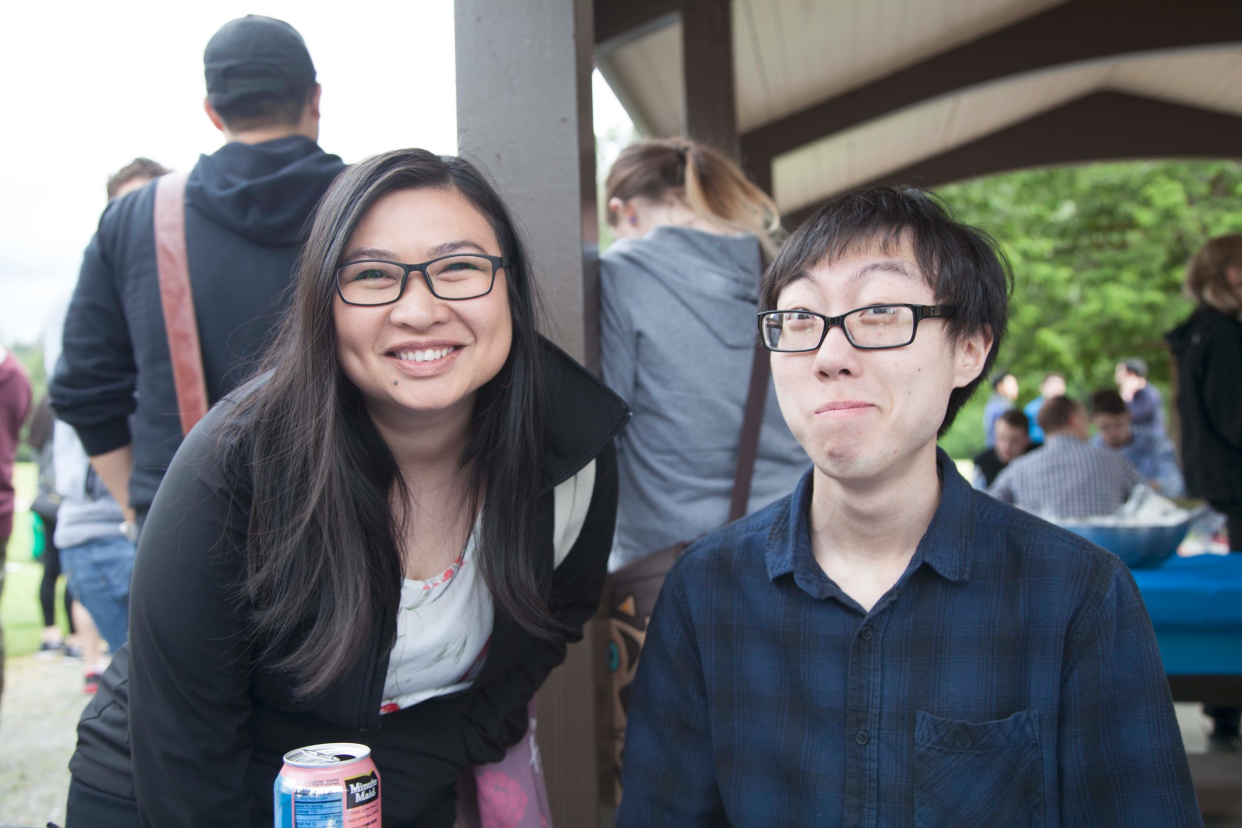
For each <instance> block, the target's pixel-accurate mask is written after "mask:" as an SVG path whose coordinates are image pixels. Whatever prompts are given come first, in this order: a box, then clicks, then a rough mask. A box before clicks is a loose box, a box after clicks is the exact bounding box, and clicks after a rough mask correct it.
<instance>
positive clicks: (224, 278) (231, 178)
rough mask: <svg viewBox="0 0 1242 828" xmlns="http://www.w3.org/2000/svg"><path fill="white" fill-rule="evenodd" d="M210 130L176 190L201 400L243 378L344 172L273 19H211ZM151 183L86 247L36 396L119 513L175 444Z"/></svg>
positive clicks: (280, 25) (151, 481)
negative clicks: (79, 448)
mask: <svg viewBox="0 0 1242 828" xmlns="http://www.w3.org/2000/svg"><path fill="white" fill-rule="evenodd" d="M204 64H205V73H206V79H207V99H206V101H205V103H204V106H205V108H206V110H207V115H208V117H209V118H210V119H211V121H212V123H213V124H215V126H216V127H217V128H219V129H220V131H221V132H222V133H223V134H224V136H225V138H226V139H227V141H228V143H226V144H225V145H224V146H223V147H221V148H220V149H219V150H218V151H216V152H215V153H214V154H213V155H205V156H202V157H200V159H199V161H198V164H196V165H195V167H194V170H193V171H192V172H191V173H190V176H189V180H188V182H187V183H186V188H185V202H186V208H185V228H186V229H185V232H186V247H187V250H188V255H189V272H190V282H191V285H192V290H193V294H194V307H195V316H196V319H197V322H198V331H199V340H200V344H201V348H202V357H203V369H204V373H205V377H206V384H207V396H208V399H209V401H210V402H212V403H214V402H216V401H217V400H219V399H220V398H222V397H223V396H224V395H225V394H226V393H227V392H228V391H229V390H230V389H232V388H233V387H235V386H236V385H237V384H238V383H239V382H240V381H241V380H242V379H243V378H244V377H245V376H246V375H247V373H248V372H249V371H250V369H251V368H252V362H253V361H254V359H255V358H256V357H257V355H258V354H259V353H260V352H261V350H262V348H263V346H264V345H265V344H266V343H268V342H269V341H270V339H271V336H270V335H271V332H272V330H273V326H274V324H275V322H276V320H277V319H278V318H279V317H280V314H281V313H282V311H283V309H284V305H285V303H286V301H287V297H286V296H285V292H286V291H285V289H286V288H287V287H288V286H289V279H290V274H291V272H292V267H293V260H294V256H295V255H296V253H297V249H298V241H299V234H300V233H301V232H302V230H303V227H304V226H305V225H306V223H307V219H308V217H309V216H310V215H311V213H312V212H313V211H314V209H315V205H316V204H317V203H318V201H319V199H320V197H321V196H322V195H323V193H324V191H325V190H326V189H327V188H328V185H329V184H330V183H331V182H332V180H333V179H334V178H335V177H336V176H337V174H339V173H340V171H341V170H342V169H343V168H344V164H343V163H342V162H341V160H340V159H339V158H337V157H336V156H335V155H328V154H326V153H325V152H324V151H323V150H321V149H320V148H319V146H318V144H317V143H316V140H317V138H318V134H319V93H320V89H319V84H317V83H316V82H315V68H314V65H313V64H312V62H311V58H310V55H309V53H308V52H307V51H306V46H305V44H304V43H303V42H302V38H301V36H300V35H299V34H298V33H297V32H296V31H295V30H294V29H293V27H291V26H289V24H287V23H284V22H282V21H279V20H273V19H271V18H267V17H257V16H248V17H244V18H241V19H240V20H234V21H232V22H230V23H227V24H225V26H224V27H223V28H221V29H220V31H218V32H217V33H216V34H215V35H214V36H213V37H212V39H211V40H210V42H208V44H207V48H206V51H205V53H204ZM155 190H156V188H155V185H154V184H152V185H148V186H146V187H143V188H141V189H139V190H138V191H137V192H135V193H131V194H129V195H127V196H124V197H122V198H119V199H117V200H116V201H114V202H112V203H111V204H110V205H109V206H108V208H107V209H106V210H105V211H104V214H103V217H102V218H101V219H100V222H99V229H98V231H97V232H96V234H95V237H94V238H93V239H92V240H91V243H90V245H89V246H88V247H87V249H86V254H85V257H84V260H83V263H82V270H81V274H80V276H79V280H78V285H77V288H76V290H75V291H74V296H73V300H72V302H71V304H70V307H69V311H68V315H67V318H66V322H65V341H64V358H63V359H62V360H61V362H60V363H59V365H58V366H57V368H56V371H55V374H54V376H53V379H52V382H51V385H50V393H51V397H52V407H53V408H54V409H55V410H56V416H57V417H58V418H59V419H61V420H63V421H65V422H67V423H69V424H70V425H72V426H73V427H74V428H75V429H76V430H77V432H78V435H79V437H80V438H81V440H82V443H83V445H85V446H86V450H87V453H88V454H89V455H90V456H91V458H92V464H93V465H94V466H95V469H96V471H97V472H98V473H99V475H100V477H101V478H102V479H103V481H104V483H105V484H106V485H107V487H108V490H109V491H110V492H112V494H113V496H114V497H115V498H116V500H117V502H118V503H120V504H121V506H122V507H123V508H125V509H126V516H127V518H128V519H129V520H131V521H132V520H134V519H135V512H136V513H137V514H138V516H141V515H142V514H145V512H146V510H147V509H148V508H149V507H150V505H151V501H152V498H154V496H155V491H156V489H157V488H158V487H159V483H160V480H161V478H162V477H163V476H164V472H165V470H166V469H167V468H168V464H169V462H170V461H171V460H172V457H173V454H174V453H175V452H176V450H177V447H178V446H179V445H180V444H181V437H182V435H181V424H180V418H179V416H178V408H177V397H176V390H175V386H174V384H173V375H172V366H171V360H170V357H169V350H168V340H167V334H166V331H165V328H164V317H163V313H162V309H161V303H160V290H159V282H158V271H157V269H156V259H155V235H154V230H153V216H154V205H155Z"/></svg>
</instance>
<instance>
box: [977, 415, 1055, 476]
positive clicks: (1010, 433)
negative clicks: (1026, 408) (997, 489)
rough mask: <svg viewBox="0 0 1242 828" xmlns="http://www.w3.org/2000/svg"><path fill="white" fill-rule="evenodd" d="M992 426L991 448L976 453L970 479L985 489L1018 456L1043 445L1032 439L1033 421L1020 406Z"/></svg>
mask: <svg viewBox="0 0 1242 828" xmlns="http://www.w3.org/2000/svg"><path fill="white" fill-rule="evenodd" d="M993 428H994V430H995V432H994V436H995V440H994V441H993V444H992V447H991V448H988V449H984V450H983V451H981V452H979V453H978V454H976V455H975V459H974V464H975V471H974V475H973V476H972V478H971V483H970V485H972V486H974V487H975V488H976V489H980V490H983V491H986V490H987V488H988V486H991V485H992V483H993V481H995V480H996V477H997V475H999V474H1000V473H1001V472H1002V471H1004V470H1005V467H1006V466H1008V465H1009V464H1010V463H1012V462H1013V461H1014V460H1015V459H1017V458H1018V457H1021V456H1022V455H1024V454H1027V453H1028V452H1032V451H1034V450H1035V449H1037V448H1039V447H1040V446H1042V445H1043V443H1035V442H1032V441H1031V433H1030V432H1031V421H1030V419H1029V418H1027V416H1026V414H1025V413H1024V412H1023V411H1022V409H1020V408H1011V409H1009V410H1008V411H1003V412H1001V415H1000V416H999V417H997V418H996V423H995V425H994V426H993Z"/></svg>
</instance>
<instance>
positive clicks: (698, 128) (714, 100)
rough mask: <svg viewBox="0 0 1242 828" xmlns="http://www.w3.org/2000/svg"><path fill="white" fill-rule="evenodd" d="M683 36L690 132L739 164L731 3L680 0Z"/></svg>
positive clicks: (724, 0) (687, 117)
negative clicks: (737, 160)
mask: <svg viewBox="0 0 1242 828" xmlns="http://www.w3.org/2000/svg"><path fill="white" fill-rule="evenodd" d="M681 36H682V55H683V60H682V66H683V69H682V74H683V77H684V78H685V83H684V89H685V95H686V134H687V135H688V136H689V137H691V138H693V139H694V140H696V141H700V142H702V143H705V144H710V145H711V146H714V147H716V148H717V149H719V150H723V151H724V153H725V154H726V155H728V156H729V157H730V158H733V159H735V160H736V159H737V158H738V157H739V155H740V148H739V145H738V135H737V100H736V94H735V92H734V81H733V12H732V7H731V4H730V2H729V0H682V2H681Z"/></svg>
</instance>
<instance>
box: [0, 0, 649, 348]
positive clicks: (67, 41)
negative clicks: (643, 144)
mask: <svg viewBox="0 0 1242 828" xmlns="http://www.w3.org/2000/svg"><path fill="white" fill-rule="evenodd" d="M248 13H253V14H266V15H269V16H271V17H278V18H280V19H282V20H286V21H288V22H289V23H291V24H292V25H293V26H294V27H295V28H296V29H298V31H300V32H301V33H302V36H303V38H305V40H306V45H307V47H308V48H309V49H310V53H311V57H312V58H313V59H314V61H315V68H316V70H317V71H318V74H319V82H320V83H322V84H323V99H322V106H321V109H322V115H323V119H322V123H321V128H320V136H319V138H320V141H319V142H320V145H321V146H323V148H324V149H325V150H327V151H328V152H333V153H336V154H337V155H340V156H341V157H342V158H343V159H345V161H347V162H354V161H358V160H360V159H362V158H365V157H367V156H370V155H374V154H375V153H377V152H382V151H385V150H389V149H395V148H397V147H410V146H418V147H424V148H426V149H429V150H432V151H434V152H439V153H453V152H456V150H457V119H456V112H455V107H456V93H455V90H454V76H455V72H454V65H453V3H452V0H403V2H372V0H359V1H358V2H352V3H347V4H336V3H333V4H328V3H319V2H306V1H305V0H303V2H289V0H262V1H261V2H246V3H243V2H237V0H214V2H211V3H186V4H172V3H168V2H162V3H156V2H139V1H138V0H118V2H110V3H84V2H69V3H20V4H19V3H12V4H8V5H6V7H5V11H4V25H3V26H0V78H3V79H4V80H3V84H2V85H0V111H2V112H3V116H2V117H3V121H2V122H0V157H2V160H0V342H10V343H11V342H31V341H33V340H35V339H37V338H38V337H39V335H40V332H41V330H42V328H43V324H44V321H45V320H46V318H47V315H48V313H49V311H50V310H51V308H52V306H53V304H54V303H55V302H57V301H58V300H59V299H60V298H61V297H62V296H66V295H67V294H68V293H69V292H70V291H72V289H73V285H74V283H75V282H76V280H77V271H78V266H79V264H80V262H81V254H82V250H83V248H84V247H85V246H86V244H87V242H88V241H89V240H90V237H91V234H92V233H93V232H94V230H95V225H96V223H97V222H98V220H99V214H100V212H101V211H102V210H103V208H104V205H105V203H106V201H107V199H106V196H105V194H104V184H105V182H106V181H107V179H108V177H109V175H111V174H112V173H113V172H115V171H116V170H117V169H119V168H120V167H122V166H124V165H125V164H127V163H128V162H129V161H130V160H132V159H133V158H134V157H135V156H139V155H145V156H147V157H149V158H153V159H155V160H156V161H159V162H160V163H162V164H164V165H165V166H166V167H170V168H173V169H189V168H190V167H192V166H193V165H194V163H195V161H196V160H197V159H198V156H199V154H200V153H211V152H213V151H215V150H216V149H217V148H218V147H219V146H220V144H221V142H222V138H221V136H220V133H219V132H217V131H216V130H215V128H214V127H212V125H211V123H210V122H209V121H208V120H207V116H206V115H205V114H203V108H202V101H203V96H204V94H205V89H204V85H203V62H202V59H203V58H202V56H203V47H204V46H205V45H206V43H207V40H208V39H209V38H210V37H211V35H212V34H213V33H214V32H215V31H216V30H217V29H218V28H219V27H220V26H221V25H223V24H224V23H226V22H228V21H229V20H232V19H234V18H236V17H241V16H243V15H245V14H248ZM594 91H595V117H596V131H597V132H603V131H606V130H607V129H608V128H609V127H610V126H613V125H618V124H625V125H627V126H628V118H626V116H625V113H624V110H622V109H621V107H620V104H618V103H617V102H616V99H615V98H614V97H613V96H612V95H611V92H610V91H609V90H608V88H607V85H606V84H605V83H604V82H603V81H602V79H601V78H600V76H599V73H598V72H597V73H596V74H595V84H594Z"/></svg>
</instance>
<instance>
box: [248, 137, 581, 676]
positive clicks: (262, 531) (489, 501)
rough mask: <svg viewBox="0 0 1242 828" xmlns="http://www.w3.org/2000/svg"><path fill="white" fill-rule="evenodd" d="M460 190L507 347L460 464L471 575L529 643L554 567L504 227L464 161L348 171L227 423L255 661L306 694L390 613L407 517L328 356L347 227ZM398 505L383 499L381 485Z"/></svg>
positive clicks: (349, 660) (535, 369)
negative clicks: (246, 488)
mask: <svg viewBox="0 0 1242 828" xmlns="http://www.w3.org/2000/svg"><path fill="white" fill-rule="evenodd" d="M421 188H436V189H442V190H456V191H457V192H459V193H461V194H462V195H463V196H465V198H466V199H467V200H468V201H470V203H471V204H472V205H474V207H475V208H476V209H478V210H479V212H480V213H482V214H483V216H484V217H485V218H487V219H488V221H489V222H490V223H491V226H492V229H493V230H494V231H495V234H496V238H497V240H498V241H499V243H500V249H501V255H502V256H504V258H505V259H506V260H507V262H508V265H507V268H506V279H505V283H506V284H507V285H508V295H509V307H510V313H511V316H512V320H513V344H512V346H511V349H510V352H509V356H508V359H507V361H506V362H505V364H504V367H503V368H502V369H501V371H500V373H499V374H498V375H497V376H496V377H495V378H493V379H492V380H491V381H490V382H488V383H487V384H485V385H484V386H483V387H482V388H481V389H480V390H479V393H478V397H477V400H476V404H475V410H474V415H473V417H474V422H473V433H472V436H471V439H470V442H469V445H468V447H467V449H466V451H465V455H464V456H463V457H462V469H463V472H464V473H465V474H467V475H468V481H469V487H468V491H469V492H470V493H471V494H470V496H469V500H470V502H468V503H466V504H463V507H464V508H467V509H469V510H470V514H476V513H477V512H478V508H479V503H480V499H481V497H482V493H483V492H484V491H486V495H487V496H486V498H482V516H481V526H480V537H479V542H478V551H479V554H478V558H477V560H478V565H479V569H480V571H481V573H482V575H483V578H484V580H485V581H486V583H487V585H488V587H489V588H490V589H491V592H492V596H493V598H494V600H495V603H496V608H497V610H498V611H501V612H504V613H507V614H508V615H509V616H511V617H512V618H513V619H514V620H515V621H517V623H519V624H520V625H521V626H522V627H524V628H525V629H527V630H529V631H531V632H532V633H534V634H536V635H548V634H550V633H551V632H552V631H553V630H555V628H556V624H555V621H554V620H553V619H552V617H551V615H550V613H549V611H548V608H547V585H548V584H549V582H550V572H551V562H550V561H545V560H542V559H541V558H540V557H539V556H538V555H537V554H536V549H537V546H536V544H535V542H534V536H535V523H536V519H537V515H538V509H537V507H538V500H539V493H540V469H541V462H542V457H543V436H544V435H543V411H544V398H543V382H542V372H541V370H540V355H539V353H540V349H541V347H542V346H541V345H540V343H539V341H538V336H537V333H536V306H537V304H538V300H537V297H536V295H535V288H534V285H533V283H532V279H531V275H530V273H529V269H528V259H527V256H526V252H525V250H524V249H523V246H522V243H521V241H520V239H519V238H518V235H517V232H516V231H515V229H514V226H513V221H512V219H511V217H510V215H509V212H508V210H507V209H506V207H505V205H504V203H503V202H502V201H501V199H500V197H499V196H498V195H497V193H496V192H495V190H494V189H493V188H492V187H491V185H490V184H489V183H488V182H487V181H486V179H485V178H484V177H483V176H482V175H481V174H480V173H479V171H478V170H477V169H475V168H474V167H473V166H471V165H470V163H468V162H467V161H464V160H462V159H460V158H454V157H447V156H446V157H441V156H437V155H434V154H432V153H430V152H427V151H426V150H419V149H410V150H398V151H395V152H390V153H386V154H384V155H380V156H377V157H375V158H372V159H370V160H368V161H364V162H362V163H360V164H357V165H355V166H353V167H350V168H349V169H347V170H346V171H345V172H343V173H341V175H340V176H339V177H338V178H337V179H336V181H335V182H334V183H333V184H332V186H331V188H330V189H329V190H328V192H327V193H326V194H325V195H324V197H323V200H322V202H321V203H320V206H319V210H318V213H317V215H316V217H315V221H314V224H313V226H312V229H311V232H310V238H309V240H308V241H307V243H306V247H305V248H304V249H303V252H302V255H301V257H300V258H299V260H298V264H297V266H296V268H295V278H294V295H293V300H292V307H291V308H290V310H289V314H288V316H287V317H286V319H285V320H284V322H283V324H282V328H281V330H280V332H279V334H278V335H277V338H276V341H275V342H274V343H273V345H272V347H271V349H270V350H269V351H268V353H267V355H266V356H265V359H264V361H263V364H262V369H261V370H262V371H264V372H267V373H268V376H267V377H266V379H264V380H260V381H259V383H256V388H255V389H254V390H253V391H252V392H251V393H250V394H249V395H247V396H246V397H244V399H243V400H242V402H241V403H240V405H239V406H238V408H237V409H236V410H235V411H234V412H233V414H232V415H231V417H230V419H229V422H228V428H230V429H232V433H230V434H229V435H228V436H227V437H226V439H225V440H224V443H223V444H224V445H225V446H229V447H230V448H229V449H228V452H229V457H228V458H227V463H228V465H229V466H231V467H233V468H238V464H242V465H244V466H246V467H247V468H248V470H249V477H250V478H251V480H252V484H253V494H252V506H251V511H250V524H249V535H248V540H247V546H246V561H247V565H246V579H245V582H244V584H243V585H242V590H243V593H244V597H245V598H246V599H247V601H248V603H249V605H250V607H252V617H251V625H250V632H251V634H252V636H253V640H254V641H255V642H256V644H257V647H258V651H257V657H258V658H259V661H260V663H262V664H263V665H264V666H265V667H266V668H270V669H275V670H279V671H282V672H289V673H292V674H293V676H294V679H295V686H296V692H297V694H298V695H299V696H300V697H308V696H313V695H315V694H317V693H318V692H320V691H322V690H323V689H325V688H326V687H327V686H328V685H329V684H331V683H332V682H333V681H334V680H336V679H338V678H340V677H341V676H342V675H343V674H344V673H345V672H346V671H348V670H349V669H350V668H351V667H352V666H353V665H354V664H355V663H356V661H357V659H358V657H359V656H360V654H361V653H362V652H364V651H366V649H367V645H368V643H369V642H370V641H371V640H372V636H373V635H374V634H375V632H376V630H377V629H384V628H385V619H387V618H389V617H394V616H395V615H396V612H397V609H398V605H399V602H400V596H401V581H402V576H403V562H402V555H401V550H400V548H399V547H398V543H397V538H400V537H403V534H402V532H403V530H404V528H405V527H406V525H407V520H408V519H409V517H408V514H407V513H406V511H405V510H404V509H403V508H401V507H400V506H398V507H397V509H396V511H395V513H394V506H393V503H394V501H395V502H396V503H397V504H405V503H408V489H407V487H406V481H405V480H404V479H403V478H402V476H401V474H400V473H399V471H398V468H397V463H396V460H395V458H394V457H393V455H392V452H391V451H390V450H389V448H388V446H387V444H386V443H385V442H384V441H383V439H381V437H380V435H379V432H378V431H377V430H376V428H375V425H374V423H373V422H372V421H371V418H370V416H369V415H368V414H367V412H366V408H365V406H364V403H363V398H362V395H361V393H360V392H359V390H358V389H357V388H356V387H355V386H354V384H353V383H352V382H351V381H350V380H349V379H348V378H347V377H346V376H345V375H344V373H343V372H342V371H341V367H340V365H339V363H338V361H337V356H336V330H335V327H334V324H333V303H334V302H335V301H336V292H335V278H336V277H335V271H336V268H337V265H338V263H339V261H340V258H341V255H342V253H343V252H344V250H345V245H346V244H347V243H348V241H349V238H350V236H351V235H352V234H353V232H354V228H355V227H356V226H357V225H358V222H359V221H360V220H361V219H362V217H363V215H364V214H365V213H366V212H367V210H368V209H370V207H371V206H372V205H373V204H374V203H375V202H376V200H377V199H379V198H380V197H381V196H383V195H384V194H386V193H389V192H392V191H394V190H401V189H421ZM394 491H395V492H397V493H398V494H399V495H400V496H398V497H396V498H393V497H392V494H393V492H394Z"/></svg>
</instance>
